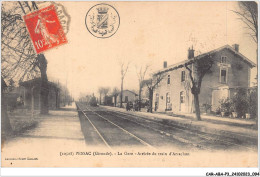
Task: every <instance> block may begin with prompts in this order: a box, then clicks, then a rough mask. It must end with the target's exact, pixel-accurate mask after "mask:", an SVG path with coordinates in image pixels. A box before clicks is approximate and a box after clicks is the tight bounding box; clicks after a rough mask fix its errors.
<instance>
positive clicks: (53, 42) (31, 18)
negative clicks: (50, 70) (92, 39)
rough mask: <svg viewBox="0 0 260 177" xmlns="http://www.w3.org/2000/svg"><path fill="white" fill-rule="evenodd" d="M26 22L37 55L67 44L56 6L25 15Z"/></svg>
mask: <svg viewBox="0 0 260 177" xmlns="http://www.w3.org/2000/svg"><path fill="white" fill-rule="evenodd" d="M24 21H25V23H26V26H27V29H28V32H29V33H30V37H31V39H32V42H33V46H34V48H35V50H36V52H37V54H39V53H42V52H44V51H46V50H48V49H51V48H54V47H57V46H59V45H61V44H64V43H67V38H66V36H65V33H64V31H63V29H62V26H61V24H60V22H59V19H58V15H57V13H56V9H55V6H54V5H50V6H48V7H45V8H43V9H40V10H38V11H36V12H33V13H30V14H27V15H25V16H24Z"/></svg>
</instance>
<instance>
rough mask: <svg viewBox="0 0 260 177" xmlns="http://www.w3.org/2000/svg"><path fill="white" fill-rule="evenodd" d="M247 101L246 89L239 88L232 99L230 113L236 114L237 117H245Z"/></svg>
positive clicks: (247, 106)
mask: <svg viewBox="0 0 260 177" xmlns="http://www.w3.org/2000/svg"><path fill="white" fill-rule="evenodd" d="M248 108H249V100H248V94H247V89H243V88H240V89H238V91H237V92H236V93H235V95H234V96H233V97H232V111H233V112H237V115H238V117H243V116H245V114H246V113H248Z"/></svg>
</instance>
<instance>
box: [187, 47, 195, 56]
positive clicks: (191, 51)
mask: <svg viewBox="0 0 260 177" xmlns="http://www.w3.org/2000/svg"><path fill="white" fill-rule="evenodd" d="M192 58H194V50H193V46H192V47H191V49H190V48H189V50H188V59H192Z"/></svg>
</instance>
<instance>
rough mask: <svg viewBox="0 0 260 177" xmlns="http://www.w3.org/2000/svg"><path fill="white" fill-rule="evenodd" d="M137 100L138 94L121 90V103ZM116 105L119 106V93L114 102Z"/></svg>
mask: <svg viewBox="0 0 260 177" xmlns="http://www.w3.org/2000/svg"><path fill="white" fill-rule="evenodd" d="M137 99H138V94H136V93H135V92H133V91H130V90H123V94H122V103H127V102H130V101H131V102H134V101H135V100H137ZM113 103H115V100H114V97H113ZM116 103H117V105H118V106H119V105H120V92H119V94H118V96H117V100H116Z"/></svg>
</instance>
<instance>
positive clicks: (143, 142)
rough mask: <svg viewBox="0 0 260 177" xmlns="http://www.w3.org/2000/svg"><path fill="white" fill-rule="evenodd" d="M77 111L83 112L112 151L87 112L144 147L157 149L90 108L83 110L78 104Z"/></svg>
mask: <svg viewBox="0 0 260 177" xmlns="http://www.w3.org/2000/svg"><path fill="white" fill-rule="evenodd" d="M77 109H78V111H79V112H82V113H83V115H84V117H85V118H86V119H87V120H88V122H89V123H90V124H91V126H92V127H93V128H94V129H95V131H96V133H97V134H98V136H99V137H100V138H101V139H102V141H103V143H104V144H105V145H106V146H107V147H108V148H110V149H112V147H111V145H110V143H109V142H108V141H107V140H106V138H105V135H104V134H102V133H101V132H100V130H99V129H98V128H97V127H96V126H95V123H93V121H91V119H90V117H89V116H87V115H86V113H85V112H86V111H90V112H91V113H92V115H96V116H97V117H99V118H100V119H103V120H104V121H105V122H108V123H110V124H111V125H113V126H114V127H117V128H118V129H120V130H121V131H122V132H124V133H125V134H127V135H129V136H131V137H132V138H134V139H136V140H137V141H138V142H140V143H141V144H142V145H144V146H147V147H148V148H150V149H156V148H155V147H153V146H152V145H150V144H149V143H147V142H146V141H144V140H143V139H141V138H139V137H138V136H136V135H134V134H133V133H131V132H129V131H127V130H126V129H124V128H123V127H121V126H119V125H117V124H116V123H114V122H112V121H110V120H109V119H107V118H105V117H104V116H102V115H100V114H98V113H96V112H95V111H92V110H90V109H89V108H87V107H86V109H83V110H82V109H81V106H79V105H78V104H77Z"/></svg>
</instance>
